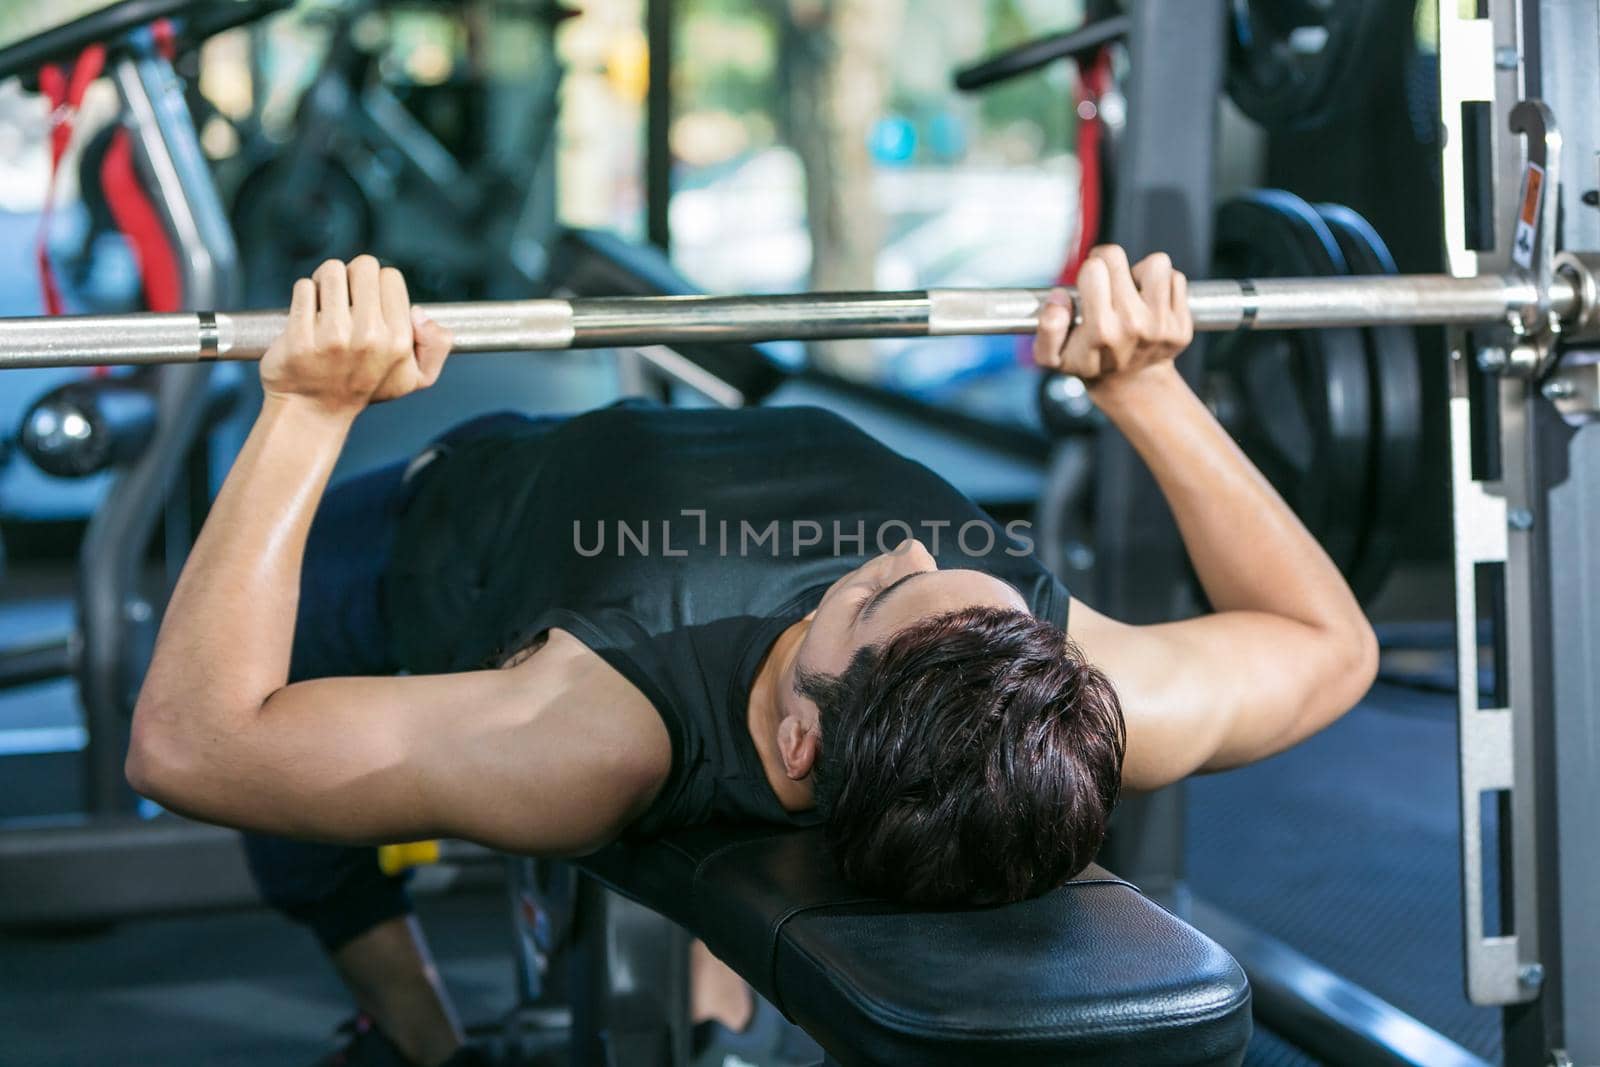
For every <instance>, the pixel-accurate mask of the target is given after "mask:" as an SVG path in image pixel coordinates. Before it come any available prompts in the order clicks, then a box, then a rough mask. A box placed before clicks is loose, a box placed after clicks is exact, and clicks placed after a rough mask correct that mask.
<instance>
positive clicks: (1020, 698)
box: [796, 608, 1126, 906]
mask: <svg viewBox="0 0 1600 1067" xmlns="http://www.w3.org/2000/svg"><path fill="white" fill-rule="evenodd" d="M796 685H797V688H798V689H799V691H800V692H801V693H802V694H803V695H805V696H807V697H810V698H811V699H812V700H813V701H815V702H816V704H817V707H818V708H819V709H820V710H821V713H822V715H821V720H820V726H821V734H822V738H821V745H820V751H819V752H818V755H817V761H816V765H815V767H814V769H813V771H812V775H813V783H814V787H815V788H814V791H815V796H816V803H817V808H818V811H819V812H820V813H821V814H822V815H823V817H824V818H825V819H826V830H825V833H826V836H827V839H828V843H829V845H830V846H831V849H832V851H833V854H834V857H835V859H836V860H837V861H838V863H839V868H840V872H841V873H842V874H843V875H844V876H845V877H846V878H848V879H850V880H851V881H853V882H855V883H856V884H857V885H859V886H861V887H862V888H863V889H866V890H868V891H869V892H873V893H876V894H878V895H880V896H885V897H888V898H890V899H894V900H899V901H904V902H906V903H910V904H919V905H935V906H937V905H961V904H998V903H1004V902H1009V901H1014V900H1021V899H1024V898H1026V897H1030V896H1036V895H1037V894H1039V893H1043V892H1045V891H1046V890H1049V889H1053V888H1055V887H1056V886H1058V885H1060V884H1061V883H1062V882H1065V881H1066V880H1067V879H1069V878H1071V877H1072V876H1073V875H1075V874H1077V873H1078V872H1079V871H1081V870H1082V869H1083V868H1084V867H1085V866H1087V865H1088V863H1089V861H1090V860H1092V859H1093V858H1094V855H1095V852H1096V851H1097V850H1098V849H1099V847H1100V843H1101V841H1102V839H1103V838H1104V837H1105V829H1106V820H1107V819H1108V818H1109V817H1110V815H1111V809H1112V808H1113V807H1114V806H1115V805H1116V802H1117V794H1118V790H1119V787H1120V783H1121V780H1122V756H1123V749H1124V744H1125V741H1126V735H1125V732H1124V726H1123V721H1122V708H1121V705H1120V704H1119V703H1118V701H1117V694H1116V691H1115V690H1114V689H1113V688H1112V687H1111V683H1110V681H1109V680H1108V679H1107V678H1106V676H1105V675H1104V674H1102V673H1100V671H1098V670H1096V669H1095V668H1094V667H1092V666H1090V665H1089V664H1088V663H1085V662H1084V660H1083V657H1082V656H1081V655H1080V654H1079V653H1078V650H1077V648H1076V647H1075V646H1073V645H1072V644H1071V643H1070V642H1069V641H1068V640H1067V637H1066V635H1065V634H1064V633H1062V632H1061V630H1059V629H1058V628H1056V627H1054V626H1051V625H1050V624H1048V623H1045V622H1041V621H1039V620H1038V619H1035V618H1033V617H1032V616H1031V615H1028V614H1026V613H1023V612H1019V611H1008V610H1004V609H1000V608H967V609H965V610H962V611H956V612H951V613H949V614H945V615H939V616H935V617H932V618H929V619H926V620H923V621H922V622H919V623H917V624H915V625H913V626H909V627H907V628H906V629H903V630H901V631H899V632H897V633H896V634H895V635H894V636H893V637H891V638H889V639H888V640H887V641H885V642H884V643H883V644H882V645H878V646H869V647H865V648H862V649H861V650H860V651H858V652H857V653H856V655H855V657H854V658H853V659H852V660H851V662H850V665H849V667H847V668H846V669H845V671H844V673H843V674H840V675H837V676H833V675H820V674H816V673H812V672H801V674H800V675H799V676H798V678H797V682H796Z"/></svg>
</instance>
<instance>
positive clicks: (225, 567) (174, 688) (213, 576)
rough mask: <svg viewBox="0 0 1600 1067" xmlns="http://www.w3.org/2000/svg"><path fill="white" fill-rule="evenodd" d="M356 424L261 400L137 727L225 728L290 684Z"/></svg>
mask: <svg viewBox="0 0 1600 1067" xmlns="http://www.w3.org/2000/svg"><path fill="white" fill-rule="evenodd" d="M352 419H353V416H345V415H331V414H327V413H324V412H323V411H321V410H320V409H317V408H315V407H314V406H313V405H312V404H310V403H300V402H295V401H289V400H284V399H282V398H274V397H270V396H269V397H268V398H267V399H266V401H265V402H264V403H263V405H262V409H261V413H260V415H259V416H258V417H257V419H256V422H255V426H254V427H253V428H252V429H251V431H250V435H249V437H248V439H247V440H246V442H245V445H244V448H243V450H241V452H240V453H239V456H238V458H237V459H236V460H235V461H234V464H233V467H232V469H231V470H230V471H229V473H228V477H227V479H226V481H224V483H223V486H222V490H221V492H220V493H219V494H218V495H217V498H216V500H215V501H214V502H213V504H212V507H211V511H210V514H209V515H208V517H207V518H206V522H205V526H204V528H203V529H202V530H201V531H200V536H199V538H198V539H197V540H196V541H195V544H194V547H193V549H192V550H191V552H190V553H189V558H188V560H187V562H186V563H185V564H184V568H183V573H182V574H181V575H180V577H179V579H178V584H177V587H176V588H175V589H174V590H173V594H172V598H171V600H170V601H169V602H168V604H167V609H166V613H165V616H164V617H163V619H162V623H161V632H160V636H159V637H158V638H157V641H156V647H155V655H154V657H153V659H152V661H151V664H150V668H149V671H148V672H147V673H146V675H145V680H144V686H143V688H142V690H141V691H140V694H139V706H138V710H137V711H136V713H135V725H136V729H138V730H140V731H141V732H145V733H148V732H150V731H152V730H155V731H158V732H160V733H161V734H162V735H163V736H168V737H171V736H174V734H173V733H172V731H174V730H176V731H181V734H179V735H178V736H190V737H205V736H208V734H213V733H215V732H220V731H225V730H227V729H228V728H229V727H230V726H236V725H238V724H240V723H241V722H243V721H246V720H247V719H248V717H249V716H251V715H253V714H254V713H255V712H256V711H258V710H259V709H260V707H261V705H262V703H263V702H265V700H266V699H267V697H268V696H270V695H271V694H272V693H273V692H274V691H275V690H277V689H279V688H281V687H282V686H283V685H284V683H285V682H286V681H287V679H288V671H289V653H290V648H291V645H292V641H293V636H294V623H295V613H296V609H297V607H298V603H299V595H300V568H301V563H302V559H303V556H304V552H305V543H306V534H307V532H308V530H309V529H310V525H311V518H312V516H313V515H314V514H315V512H316V508H317V504H318V502H319V501H320V500H321V497H322V493H323V490H324V488H325V487H326V486H327V482H328V476H329V474H330V473H331V471H332V470H333V466H334V463H335V461H336V460H337V459H338V457H339V452H340V450H341V448H342V447H343V445H344V441H345V437H346V435H347V434H348V431H349V427H350V423H351V421H352Z"/></svg>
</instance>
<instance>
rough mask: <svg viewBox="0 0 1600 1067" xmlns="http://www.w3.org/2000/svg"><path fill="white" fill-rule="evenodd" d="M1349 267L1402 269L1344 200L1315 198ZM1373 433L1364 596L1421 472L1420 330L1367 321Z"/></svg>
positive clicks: (1357, 573)
mask: <svg viewBox="0 0 1600 1067" xmlns="http://www.w3.org/2000/svg"><path fill="white" fill-rule="evenodd" d="M1317 213H1318V214H1320V215H1321V216H1322V218H1323V221H1324V222H1326V223H1327V224H1328V228H1329V229H1330V230H1332V231H1333V236H1334V239H1335V240H1337V241H1338V242H1339V248H1340V251H1342V252H1343V253H1344V257H1345V260H1346V262H1347V263H1348V264H1349V266H1350V272H1351V273H1352V274H1397V273H1399V271H1398V269H1397V268H1396V267H1395V262H1394V257H1393V256H1391V255H1390V254H1389V249H1388V246H1387V245H1385V244H1384V243H1383V238H1381V237H1379V236H1378V232H1377V231H1376V230H1374V229H1373V228H1372V224H1371V223H1369V222H1368V221H1367V220H1366V219H1364V218H1362V217H1361V216H1360V215H1359V214H1357V213H1356V212H1355V211H1353V210H1351V209H1350V208H1348V207H1345V206H1344V205H1343V204H1318V205H1317ZM1362 332H1363V333H1364V334H1365V335H1366V340H1367V360H1368V366H1369V368H1370V372H1371V377H1372V409H1373V412H1374V415H1375V420H1374V423H1375V432H1374V433H1373V435H1372V446H1371V449H1370V454H1369V456H1368V461H1367V462H1368V467H1367V470H1368V484H1369V489H1368V499H1367V514H1366V532H1365V536H1364V538H1363V540H1362V544H1361V550H1360V552H1359V554H1358V556H1357V559H1356V564H1355V567H1354V569H1353V570H1352V571H1351V572H1350V585H1351V587H1352V588H1353V589H1354V590H1355V592H1356V595H1357V596H1358V597H1360V598H1362V599H1363V600H1366V599H1369V598H1370V597H1372V596H1374V595H1376V594H1377V592H1378V590H1379V589H1380V588H1381V587H1382V585H1383V580H1384V578H1385V577H1386V576H1387V575H1388V572H1389V568H1390V566H1391V565H1392V564H1393V561H1394V557H1395V554H1396V552H1397V551H1398V550H1399V548H1400V545H1401V544H1402V542H1403V541H1404V538H1405V536H1406V529H1407V524H1408V522H1409V520H1410V518H1411V507H1412V501H1413V500H1414V499H1415V497H1416V492H1417V487H1418V484H1419V479H1420V478H1421V475H1422V419H1423V411H1422V363H1421V357H1420V354H1419V351H1418V345H1417V332H1416V330H1415V329H1412V328H1411V327H1408V326H1383V327H1369V328H1367V329H1365V330H1363V331H1362Z"/></svg>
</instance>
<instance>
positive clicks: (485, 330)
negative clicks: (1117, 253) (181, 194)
mask: <svg viewBox="0 0 1600 1067" xmlns="http://www.w3.org/2000/svg"><path fill="white" fill-rule="evenodd" d="M1594 291H1595V285H1594V281H1593V277H1592V275H1591V274H1590V273H1589V272H1588V270H1587V268H1586V265H1584V264H1580V263H1579V262H1578V261H1577V260H1576V259H1575V258H1573V259H1569V260H1568V261H1567V262H1565V263H1564V264H1563V269H1561V270H1558V271H1556V272H1555V273H1554V275H1553V277H1552V280H1551V282H1550V285H1549V287H1548V289H1547V291H1544V292H1541V291H1540V290H1539V289H1538V287H1537V286H1536V285H1535V284H1534V282H1533V281H1531V280H1530V279H1528V278H1525V277H1521V276H1516V275H1507V276H1498V275H1484V276H1479V277H1470V278H1457V277H1453V276H1450V275H1442V274H1420V275H1384V276H1375V277H1335V278H1273V279H1265V278H1264V279H1260V280H1256V281H1232V280H1222V281H1198V282H1194V283H1192V284H1191V285H1190V287H1189V308H1190V310H1191V312H1192V313H1193V315H1194V321H1195V328H1196V329H1198V330H1206V331H1226V330H1238V329H1256V330H1277V329H1314V328H1326V327H1341V326H1406V325H1472V324H1480V323H1495V322H1505V321H1507V320H1508V319H1510V318H1513V317H1524V316H1523V313H1524V312H1525V311H1527V310H1528V309H1534V310H1537V311H1539V312H1541V313H1543V314H1546V315H1549V316H1554V318H1555V320H1556V321H1557V323H1569V324H1571V323H1577V322H1580V321H1583V322H1588V321H1589V320H1590V319H1591V318H1593V317H1594V316H1595V314H1596V311H1597V309H1596V308H1595V307H1594V303H1595V300H1594V296H1593V294H1594ZM1048 293H1049V290H1045V289H930V290H926V291H919V292H905V293H799V294H791V295H779V296H663V297H606V298H598V299H595V298H589V299H576V300H511V301H488V302H480V303H463V304H434V305H429V306H427V307H426V309H425V310H426V311H427V312H428V313H429V314H430V315H431V316H433V318H434V319H435V320H437V321H438V322H439V323H440V324H442V325H443V326H445V327H446V328H448V329H449V330H450V331H451V332H452V333H454V334H455V339H456V344H455V349H456V351H458V352H522V351H540V350H560V349H575V348H623V347H640V346H645V345H673V344H682V343H687V342H701V343H706V342H741V343H753V342H760V341H780V340H795V341H811V340H827V339H840V338H872V337H928V336H955V335H975V334H1014V333H1031V332H1033V331H1034V330H1035V329H1036V328H1037V327H1038V316H1039V311H1040V309H1041V308H1042V307H1043V304H1044V301H1045V300H1046V298H1047V296H1048ZM285 315H286V313H285V312H283V311H246V312H221V311H216V312H210V311H202V312H182V313H177V314H153V313H133V314H125V315H83V316H63V317H57V318H0V370H9V369H13V368H19V367H72V366H95V365H101V364H113V365H116V364H154V363H194V362H201V361H205V360H217V359H224V360H254V359H260V358H261V356H262V355H263V354H264V353H265V352H266V350H267V346H268V345H269V344H271V343H272V341H273V339H274V338H275V337H277V335H278V334H279V333H281V332H282V330H283V325H284V322H285Z"/></svg>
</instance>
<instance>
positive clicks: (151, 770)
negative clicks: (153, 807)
mask: <svg viewBox="0 0 1600 1067" xmlns="http://www.w3.org/2000/svg"><path fill="white" fill-rule="evenodd" d="M141 711H144V712H146V713H145V714H140V712H141ZM157 720H158V716H156V715H153V714H150V713H149V712H148V709H144V708H140V709H139V710H138V711H136V712H135V713H134V719H133V730H132V733H131V734H130V736H129V739H128V755H127V758H126V759H125V760H124V761H123V764H122V770H123V774H124V775H125V776H126V777H127V779H128V785H129V786H130V787H132V789H133V791H134V792H135V793H138V794H139V795H140V796H142V797H145V798H147V799H149V800H153V801H155V802H156V803H157V804H160V805H161V806H162V807H164V808H171V809H178V808H184V807H188V806H189V804H190V801H191V797H190V794H191V793H192V792H193V782H194V775H193V774H192V773H191V772H190V768H191V767H192V762H193V761H192V760H190V759H189V758H187V756H186V755H185V749H186V746H185V745H184V744H183V742H182V741H180V740H179V739H178V738H176V737H173V736H172V735H171V732H170V731H168V730H164V729H162V728H161V727H159V726H157V725H156V721H157Z"/></svg>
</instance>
